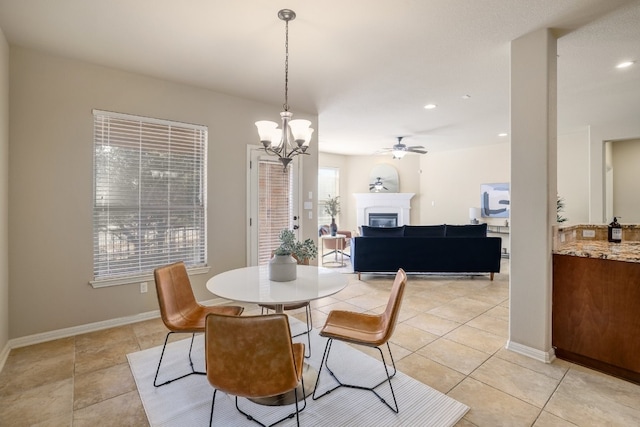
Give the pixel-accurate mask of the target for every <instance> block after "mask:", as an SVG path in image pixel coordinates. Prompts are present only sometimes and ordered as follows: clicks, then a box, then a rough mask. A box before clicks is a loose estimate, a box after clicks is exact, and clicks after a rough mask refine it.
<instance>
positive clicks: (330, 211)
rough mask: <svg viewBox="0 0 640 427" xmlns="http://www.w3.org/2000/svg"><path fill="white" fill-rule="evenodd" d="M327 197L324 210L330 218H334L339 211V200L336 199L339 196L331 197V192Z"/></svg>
mask: <svg viewBox="0 0 640 427" xmlns="http://www.w3.org/2000/svg"><path fill="white" fill-rule="evenodd" d="M328 196H329V198H328V199H327V201H326V202H325V204H324V212H325V213H326V214H327V215H329V216H330V217H331V218H335V217H337V216H338V214H339V213H340V201H339V200H338V199H339V198H340V196H336V197H333V198H332V197H331V194H329V195H328Z"/></svg>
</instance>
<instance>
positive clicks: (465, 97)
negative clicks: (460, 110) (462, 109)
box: [462, 95, 471, 99]
mask: <svg viewBox="0 0 640 427" xmlns="http://www.w3.org/2000/svg"><path fill="white" fill-rule="evenodd" d="M469 98H471V95H462V99H469Z"/></svg>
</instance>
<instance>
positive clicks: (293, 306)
mask: <svg viewBox="0 0 640 427" xmlns="http://www.w3.org/2000/svg"><path fill="white" fill-rule="evenodd" d="M260 308H261V311H262V314H265V313H266V314H268V313H269V311H276V306H275V305H269V304H260ZM301 308H304V314H305V316H306V319H307V326H306V328H305V329H303V330H302V332H298V333H297V334H295V335H292V336H291V338H295V337H299V336H301V335H305V334H306V335H307V348H308V352H309V353H308V354H306V353H305V355H304V357H306V358H309V357H311V331H312V330H313V318H312V317H311V304H310V303H309V301H304V302H300V303H297V304H285V305H284V308H283V309H284V311H292V310H298V309H301Z"/></svg>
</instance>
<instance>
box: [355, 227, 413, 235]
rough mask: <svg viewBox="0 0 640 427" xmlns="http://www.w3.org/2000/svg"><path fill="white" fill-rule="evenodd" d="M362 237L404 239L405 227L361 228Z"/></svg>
mask: <svg viewBox="0 0 640 427" xmlns="http://www.w3.org/2000/svg"><path fill="white" fill-rule="evenodd" d="M361 231H362V237H403V236H404V226H402V227H369V226H368V225H363V226H362V227H361Z"/></svg>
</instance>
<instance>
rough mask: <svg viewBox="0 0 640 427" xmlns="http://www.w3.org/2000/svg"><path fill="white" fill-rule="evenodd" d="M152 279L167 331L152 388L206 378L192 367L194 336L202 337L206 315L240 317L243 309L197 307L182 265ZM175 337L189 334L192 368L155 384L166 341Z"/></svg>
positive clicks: (161, 271) (168, 267) (162, 269)
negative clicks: (184, 379)
mask: <svg viewBox="0 0 640 427" xmlns="http://www.w3.org/2000/svg"><path fill="white" fill-rule="evenodd" d="M153 275H154V277H155V281H156V292H157V294H158V304H159V305H160V316H161V317H162V322H163V323H164V325H165V326H166V327H167V329H169V333H167V336H166V338H165V340H164V345H163V346H162V353H161V354H160V360H159V361H158V368H157V369H156V375H155V377H154V379H153V385H154V386H155V387H160V386H163V385H165V384H169V383H171V382H173V381H176V380H179V379H181V378H184V377H187V376H189V375H194V374H197V375H205V372H201V371H196V370H195V368H194V367H193V360H192V359H191V350H192V348H193V340H194V338H195V336H196V333H204V330H205V319H206V317H207V314H209V313H217V314H227V315H233V316H239V315H240V314H241V313H242V311H243V310H244V308H243V307H240V306H228V305H225V306H215V307H209V306H205V305H202V304H200V303H198V301H196V298H195V296H194V295H193V289H192V288H191V281H190V280H189V275H188V274H187V268H186V267H185V265H184V263H183V262H181V261H180V262H176V263H173V264H169V265H166V266H164V267H159V268H156V269H155V270H154V272H153ZM175 333H189V334H191V345H190V346H189V365H191V372H189V373H186V374H184V375H181V376H178V377H175V378H172V379H169V380H166V381H164V382H163V383H161V384H158V373H159V372H160V365H161V364H162V358H163V357H164V352H165V350H166V348H167V342H168V341H169V337H170V336H171V335H172V334H175Z"/></svg>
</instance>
